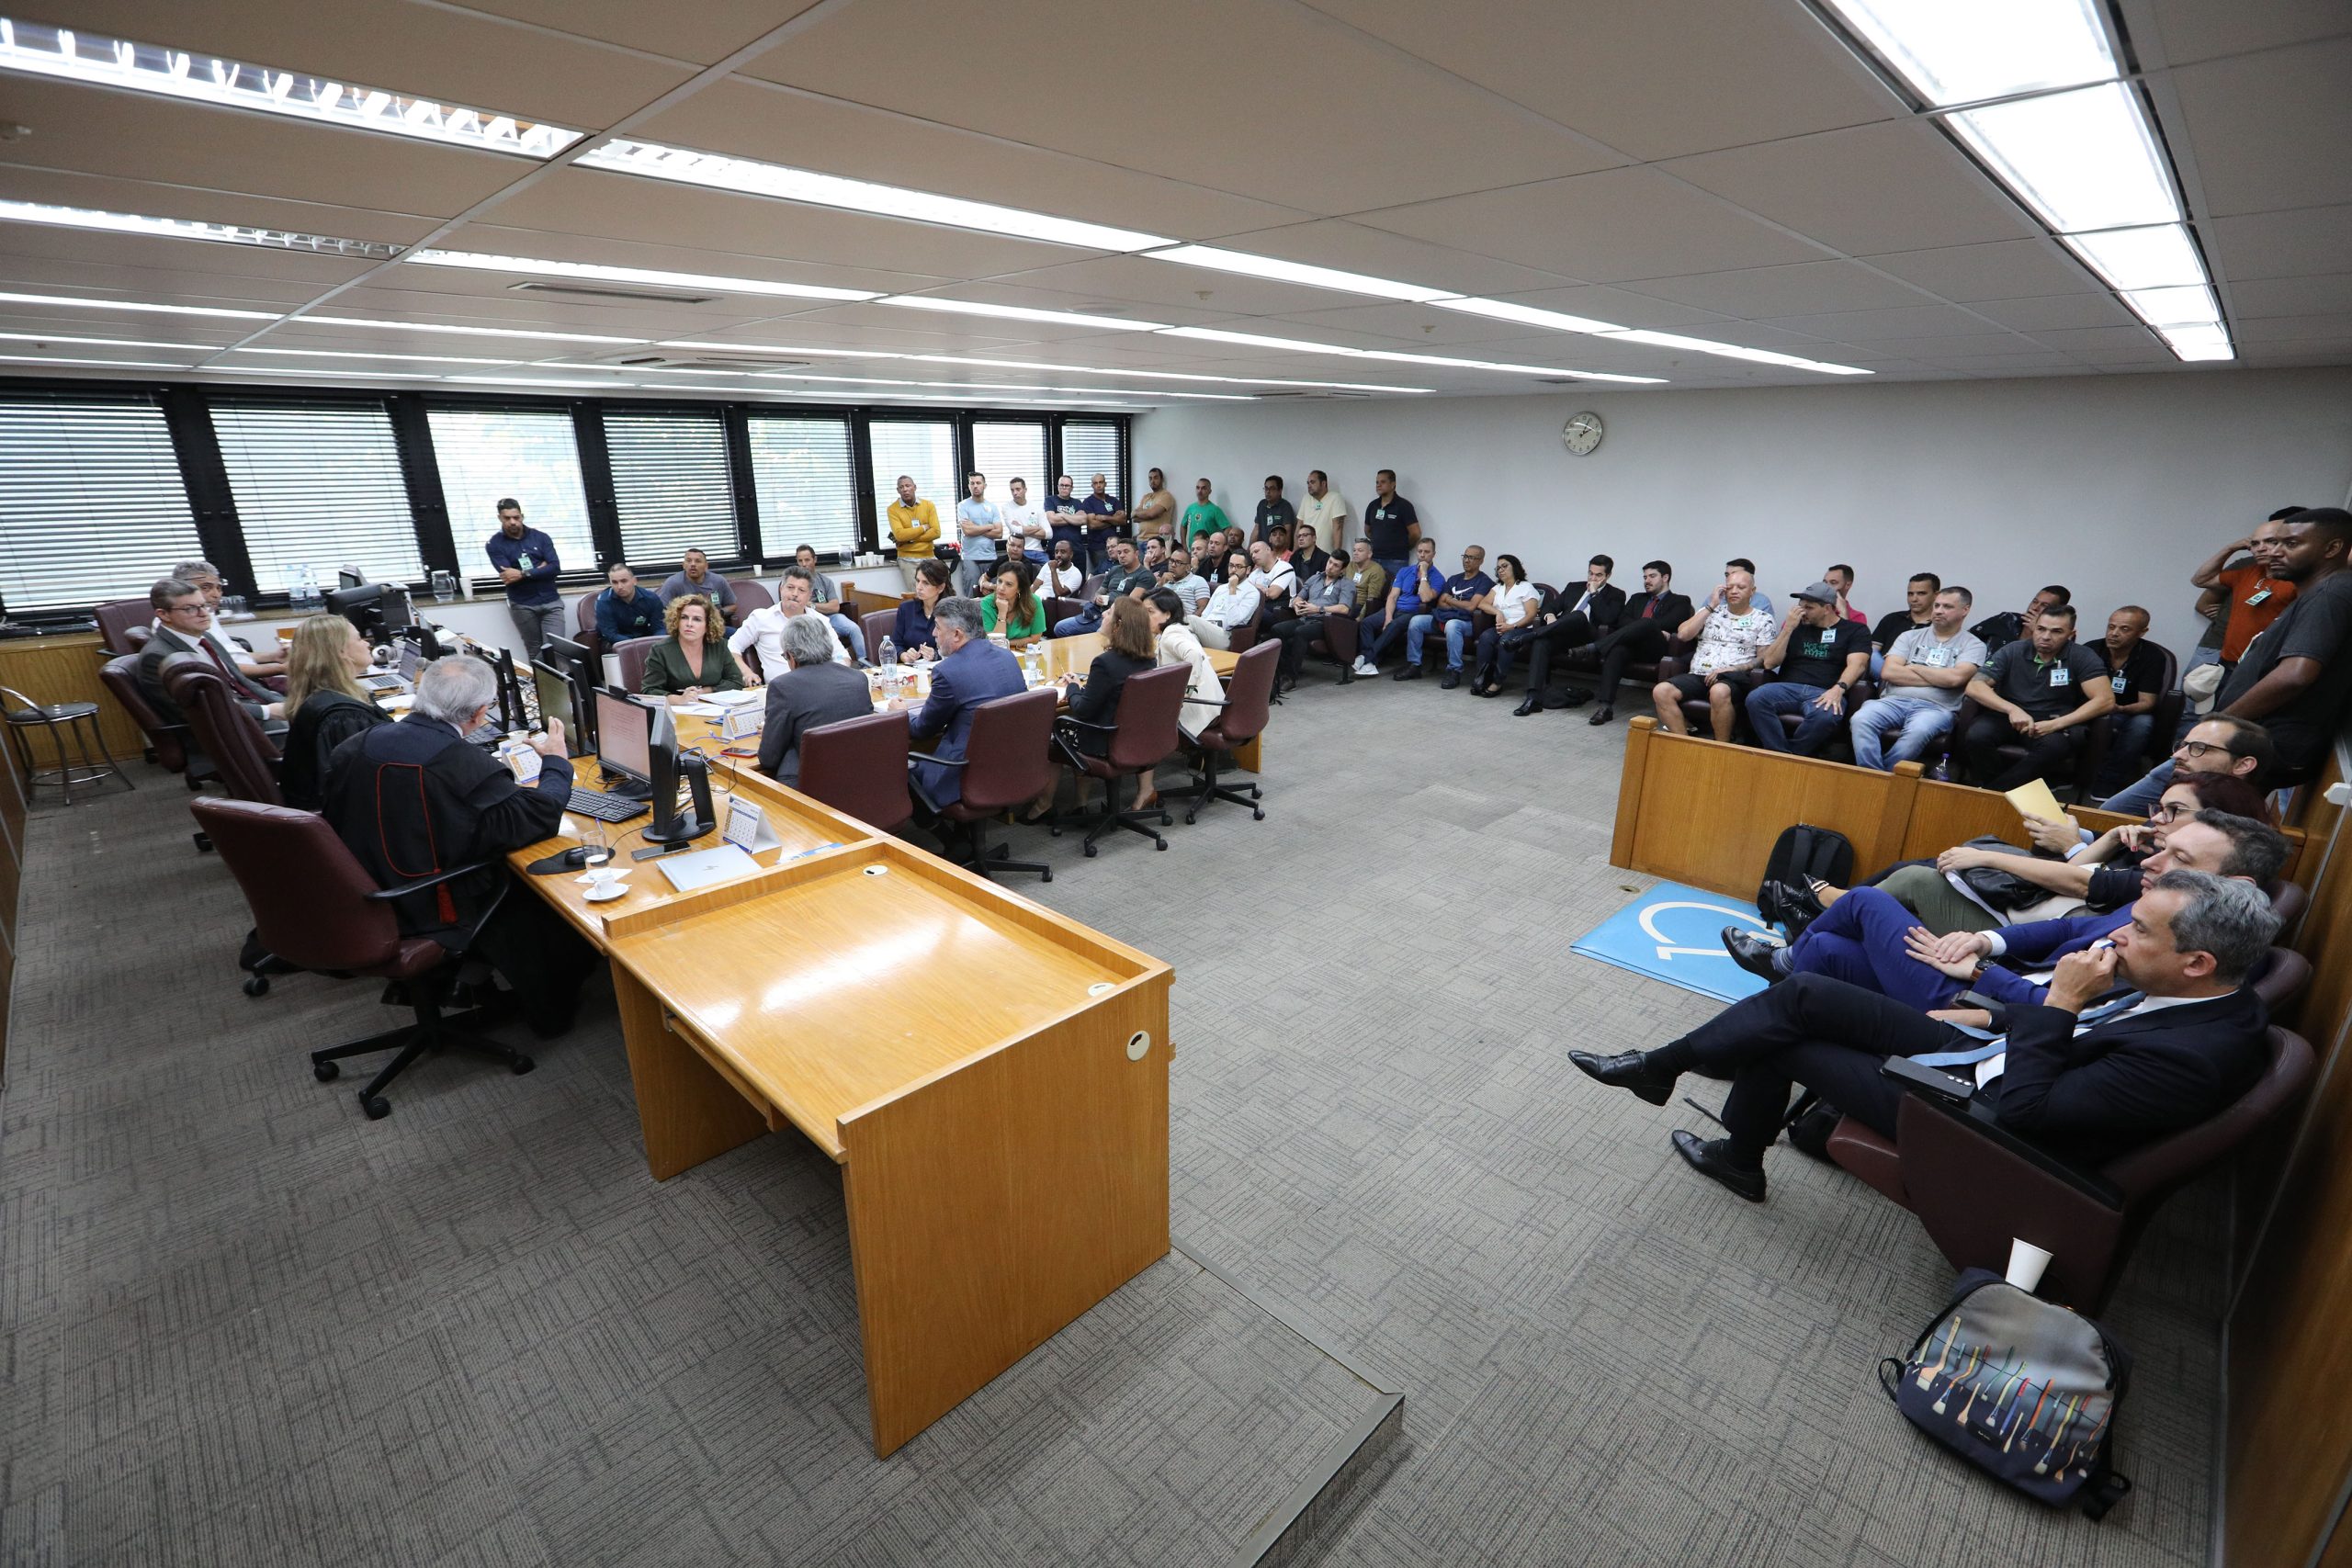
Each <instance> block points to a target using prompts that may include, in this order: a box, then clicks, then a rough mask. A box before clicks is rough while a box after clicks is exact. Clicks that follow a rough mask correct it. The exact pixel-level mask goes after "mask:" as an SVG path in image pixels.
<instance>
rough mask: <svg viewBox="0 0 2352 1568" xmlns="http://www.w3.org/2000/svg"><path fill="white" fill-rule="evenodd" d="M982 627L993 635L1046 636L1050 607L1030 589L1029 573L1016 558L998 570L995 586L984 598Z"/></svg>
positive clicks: (1020, 638)
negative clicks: (1016, 562)
mask: <svg viewBox="0 0 2352 1568" xmlns="http://www.w3.org/2000/svg"><path fill="white" fill-rule="evenodd" d="M980 626H981V629H982V630H984V631H986V632H987V633H988V634H989V635H990V636H991V637H996V636H1001V637H1003V638H1004V639H1005V640H1006V641H1007V642H1024V641H1026V640H1028V639H1029V638H1031V637H1044V636H1045V635H1046V607H1045V605H1043V604H1039V603H1038V602H1037V595H1036V594H1035V593H1033V592H1030V590H1029V581H1028V574H1027V573H1025V572H1023V570H1021V569H1020V567H1018V566H1016V565H1015V564H1013V563H1012V561H1007V562H1005V563H1004V566H1003V568H1002V569H1001V570H1000V571H999V572H998V573H997V578H996V583H995V586H994V587H993V588H992V589H991V590H990V591H989V596H988V597H987V598H985V599H983V600H981V601H980Z"/></svg>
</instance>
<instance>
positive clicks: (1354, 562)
mask: <svg viewBox="0 0 2352 1568" xmlns="http://www.w3.org/2000/svg"><path fill="white" fill-rule="evenodd" d="M1334 553H1336V552H1334ZM1347 556H1348V581H1351V582H1352V583H1354V584H1355V585H1356V615H1358V616H1359V617H1361V616H1363V615H1370V614H1371V613H1372V612H1373V611H1374V610H1377V609H1379V608H1380V607H1381V606H1382V605H1383V604H1386V603H1388V569H1387V568H1386V567H1384V566H1382V565H1381V564H1380V563H1379V562H1378V561H1376V560H1374V559H1373V558H1372V541H1371V540H1369V539H1358V540H1357V541H1356V542H1355V543H1354V544H1352V545H1350V546H1349V547H1348V549H1347Z"/></svg>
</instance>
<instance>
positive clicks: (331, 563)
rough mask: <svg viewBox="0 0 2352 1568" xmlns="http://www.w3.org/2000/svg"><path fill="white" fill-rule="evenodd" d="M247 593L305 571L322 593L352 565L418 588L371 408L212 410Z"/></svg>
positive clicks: (386, 434)
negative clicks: (238, 529) (241, 539)
mask: <svg viewBox="0 0 2352 1568" xmlns="http://www.w3.org/2000/svg"><path fill="white" fill-rule="evenodd" d="M212 429H213V432H214V434H216V435H218V436H219V438H220V460H221V461H222V463H224V464H225V465H226V466H227V468H228V470H229V493H230V495H231V496H232V497H233V498H234V500H235V502H236V505H237V521H238V524H239V525H240V526H242V527H243V530H244V536H245V553H246V555H247V556H248V557H250V558H252V560H253V566H254V587H255V588H256V589H257V590H259V591H260V592H264V593H283V592H287V591H288V589H290V588H291V587H292V586H293V585H294V584H295V582H296V581H298V580H300V577H301V575H302V573H303V571H304V570H306V569H307V570H309V572H310V573H311V581H314V582H316V583H318V584H319V585H320V586H322V587H325V588H332V587H334V576H335V571H336V570H337V569H338V568H341V567H346V566H350V567H356V568H358V569H359V570H361V571H363V572H365V573H366V574H367V576H368V581H371V582H412V583H413V582H421V581H424V555H423V552H422V551H421V550H420V549H419V547H418V546H417V541H416V516H415V513H413V511H411V510H410V507H409V502H408V483H407V481H406V479H403V478H402V477H401V457H400V445H399V442H398V440H397V438H396V437H395V436H394V435H393V434H392V421H391V416H390V414H389V413H387V412H385V409H384V405H383V404H382V403H381V402H374V401H370V402H348V403H345V402H334V403H328V402H240V401H234V400H220V401H216V402H214V403H213V405H212Z"/></svg>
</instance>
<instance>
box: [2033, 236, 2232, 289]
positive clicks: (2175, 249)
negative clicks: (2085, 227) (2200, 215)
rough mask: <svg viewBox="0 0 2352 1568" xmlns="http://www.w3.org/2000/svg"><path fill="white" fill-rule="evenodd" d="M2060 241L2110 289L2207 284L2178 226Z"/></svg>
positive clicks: (2194, 251) (2193, 250) (2192, 247)
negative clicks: (2102, 279) (2104, 280)
mask: <svg viewBox="0 0 2352 1568" xmlns="http://www.w3.org/2000/svg"><path fill="white" fill-rule="evenodd" d="M2058 237H2059V238H2060V239H2062V240H2064V242H2065V243H2066V248H2067V249H2069V250H2071V251H2073V252H2074V253H2075V254H2076V255H2078V256H2080V257H2082V258H2083V260H2084V262H2085V263H2086V264H2087V265H2089V267H2090V269H2091V270H2092V271H2093V272H2095V273H2097V274H2098V275H2099V276H2101V277H2103V278H2105V279H2106V280H2107V283H2108V286H2109V288H2116V289H2129V288H2176V287H2180V286H2184V285H2188V284H2192V283H2203V282H2204V281H2205V264H2204V262H2203V261H2202V260H2200V259H2199V256H2198V254H2197V246H2196V244H2195V243H2194V242H2192V241H2191V240H2190V239H2189V237H2188V230H2186V229H2184V228H2182V227H2181V226H2180V225H2179V224H2177V223H2159V224H2155V225H2154V226H2153V227H2150V228H2146V229H2108V230H2104V231H2100V232H2098V233H2096V234H2061V235H2060V236H2058Z"/></svg>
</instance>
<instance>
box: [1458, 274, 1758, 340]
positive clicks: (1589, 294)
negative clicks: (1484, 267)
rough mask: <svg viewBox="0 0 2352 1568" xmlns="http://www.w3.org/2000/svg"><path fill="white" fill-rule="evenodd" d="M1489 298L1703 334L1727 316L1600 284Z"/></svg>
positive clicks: (1657, 329)
mask: <svg viewBox="0 0 2352 1568" xmlns="http://www.w3.org/2000/svg"><path fill="white" fill-rule="evenodd" d="M1492 298H1498V299H1507V300H1509V301H1510V303H1512V304H1514V305H1532V306H1534V307H1535V308H1536V309H1537V310H1558V311H1561V312H1563V313H1564V314H1566V315H1571V316H1583V317H1586V318H1588V319H1589V320H1592V321H1613V322H1615V323H1616V324H1617V325H1619V326H1621V327H1643V328H1646V329H1648V330H1649V331H1652V332H1692V333H1701V334H1702V335H1703V333H1704V331H1705V329H1707V328H1708V327H1710V326H1713V325H1717V324H1720V323H1722V322H1723V321H1727V320H1729V319H1730V318H1728V317H1726V316H1724V315H1723V314H1721V313H1720V312H1717V311H1714V310H1701V309H1699V308H1698V307H1697V306H1694V305H1684V304H1680V303H1679V302H1677V301H1675V300H1672V299H1657V298H1656V297H1655V296H1653V295H1650V294H1647V293H1643V292H1639V291H1637V288H1608V287H1606V286H1603V285H1600V284H1580V285H1577V286H1575V287H1573V288H1539V289H1535V290H1532V291H1528V292H1521V293H1515V294H1503V295H1498V296H1492Z"/></svg>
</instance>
